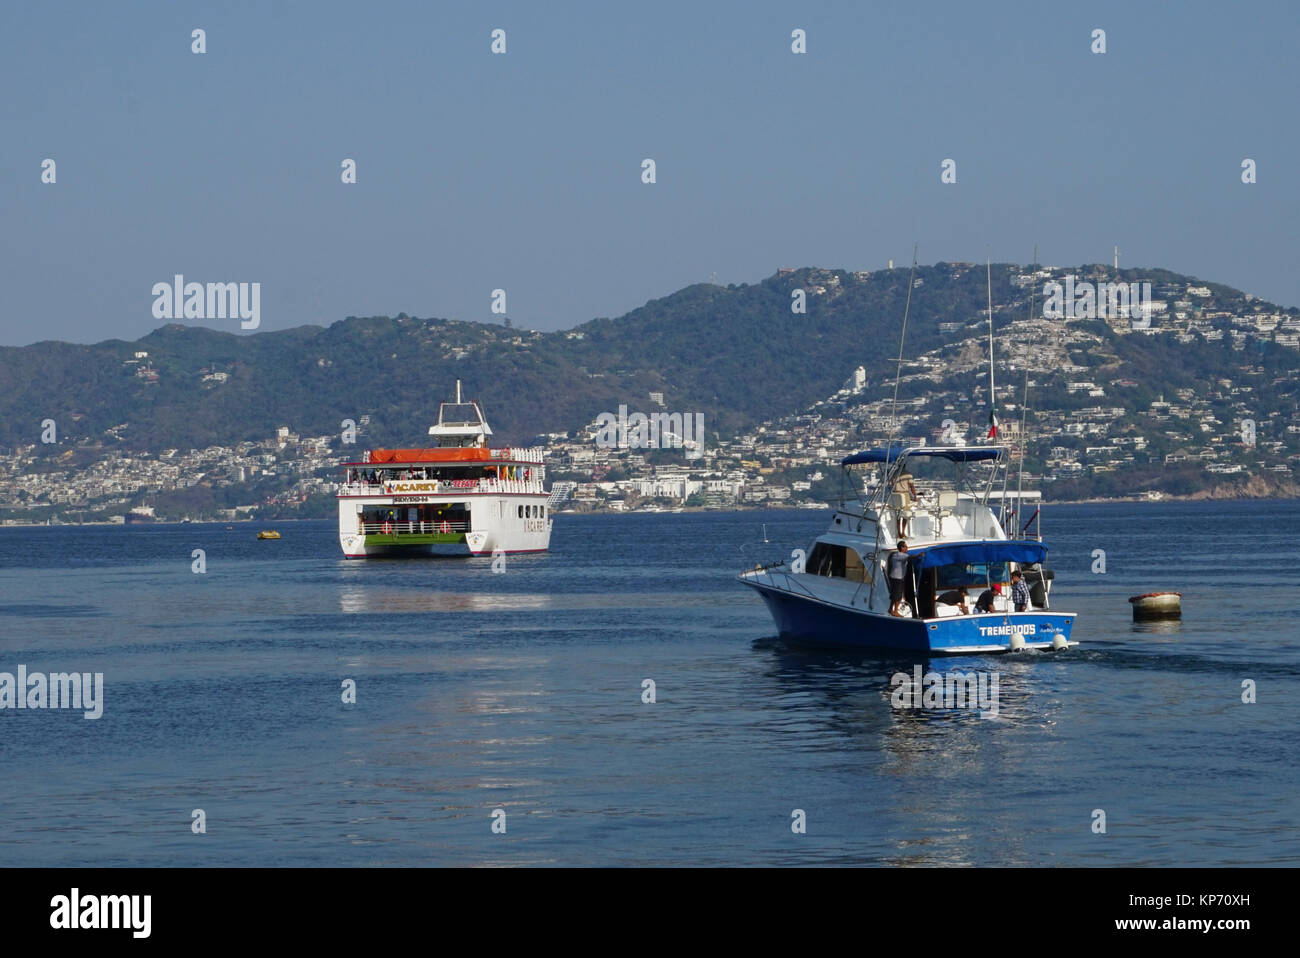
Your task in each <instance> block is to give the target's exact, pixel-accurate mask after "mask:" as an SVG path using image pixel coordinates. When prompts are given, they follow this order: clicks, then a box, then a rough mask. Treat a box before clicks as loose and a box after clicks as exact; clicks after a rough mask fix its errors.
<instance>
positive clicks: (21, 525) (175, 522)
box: [0, 493, 1300, 529]
mask: <svg viewBox="0 0 1300 958" xmlns="http://www.w3.org/2000/svg"><path fill="white" fill-rule="evenodd" d="M1298 500H1300V496H1224V497H1216V496H1203V495H1196V494H1195V493H1193V494H1191V495H1178V496H1175V495H1166V496H1162V497H1161V498H1159V499H1147V498H1145V497H1130V498H1122V499H1042V500H1040V501H1041V502H1042V503H1043V504H1044V505H1051V506H1103V505H1153V506H1154V505H1163V504H1165V503H1172V502H1295V501H1298ZM678 509H680V510H681V511H680V512H679V511H678ZM833 511H834V509H833V507H832V508H830V509H808V508H805V507H803V506H782V505H764V506H737V507H732V508H730V509H710V508H706V507H703V506H678V507H673V508H671V509H663V510H658V511H654V512H648V511H646V510H644V509H631V510H628V509H588V510H582V511H574V512H556V513H554V514H555V515H557V516H559V515H566V516H597V515H608V516H647V515H657V516H668V515H688V514H696V513H706V512H716V513H733V512H734V513H742V512H833ZM332 521H334V518H333V517H332V516H320V517H316V518H304V517H301V516H293V517H281V518H276V519H157V520H154V521H153V522H125V523H124V522H107V521H104V520H91V521H89V522H54V523H48V524H47V523H44V522H19V521H16V520H12V519H4V520H0V529H41V528H55V527H58V526H65V527H66V526H119V527H121V528H123V529H127V528H133V527H134V528H143V527H147V526H188V525H195V526H197V525H203V526H220V525H229V526H234V525H241V526H250V525H254V526H255V525H260V526H271V525H275V524H278V523H287V522H332Z"/></svg>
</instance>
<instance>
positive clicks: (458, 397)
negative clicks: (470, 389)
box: [456, 379, 461, 406]
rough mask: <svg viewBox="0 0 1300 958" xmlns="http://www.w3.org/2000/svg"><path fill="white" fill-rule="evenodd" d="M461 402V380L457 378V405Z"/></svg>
mask: <svg viewBox="0 0 1300 958" xmlns="http://www.w3.org/2000/svg"><path fill="white" fill-rule="evenodd" d="M460 403H461V399H460V380H459V379H457V380H456V405H457V406H459V405H460Z"/></svg>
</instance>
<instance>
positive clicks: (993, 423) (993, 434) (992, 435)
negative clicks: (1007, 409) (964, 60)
mask: <svg viewBox="0 0 1300 958" xmlns="http://www.w3.org/2000/svg"><path fill="white" fill-rule="evenodd" d="M984 438H985V439H996V438H998V411H997V409H990V410H989V434H988V435H987V436H985V437H984Z"/></svg>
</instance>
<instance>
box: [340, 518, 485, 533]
mask: <svg viewBox="0 0 1300 958" xmlns="http://www.w3.org/2000/svg"><path fill="white" fill-rule="evenodd" d="M468 531H469V523H468V522H449V521H448V522H364V523H362V524H361V532H362V534H364V535H394V536H405V535H429V534H430V533H434V532H468Z"/></svg>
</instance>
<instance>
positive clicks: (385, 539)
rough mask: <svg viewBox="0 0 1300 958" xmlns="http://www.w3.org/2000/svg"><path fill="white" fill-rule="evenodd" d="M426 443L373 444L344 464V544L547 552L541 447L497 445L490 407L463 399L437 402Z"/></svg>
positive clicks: (412, 551)
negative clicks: (492, 440)
mask: <svg viewBox="0 0 1300 958" xmlns="http://www.w3.org/2000/svg"><path fill="white" fill-rule="evenodd" d="M429 435H430V436H432V437H433V446H432V447H431V448H426V449H371V450H369V451H368V452H366V453H365V454H364V455H363V456H362V457H361V460H360V461H358V462H346V463H344V464H343V467H344V468H345V469H346V476H345V479H344V482H343V484H342V486H341V487H340V489H339V492H338V503H339V545H340V546H341V547H342V549H343V554H344V555H345V556H347V557H348V558H349V559H360V558H365V557H367V556H406V555H473V556H481V555H501V554H506V553H509V554H514V553H521V552H545V551H546V550H547V549H548V548H549V547H550V542H551V522H552V519H551V514H550V513H551V509H550V505H551V504H550V502H549V494H548V493H547V491H546V489H545V479H546V465H545V462H544V461H543V450H541V449H537V448H528V449H521V448H512V447H507V448H504V449H492V448H489V446H488V437H490V436H491V435H492V430H491V429H490V428H489V427H488V424H487V420H486V419H484V418H483V410H482V408H481V407H480V406H479V404H478V403H477V402H476V401H474V400H470V401H465V400H463V399H462V398H461V387H460V380H457V381H456V401H455V402H444V403H440V404H439V406H438V421H437V423H436V424H434V425H433V426H430V427H429Z"/></svg>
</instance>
